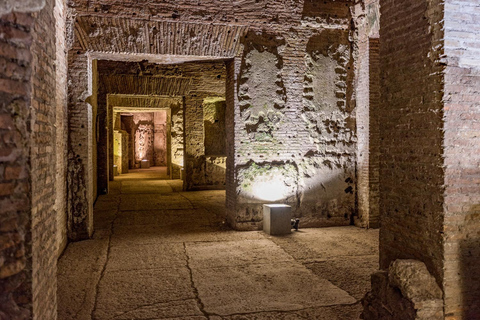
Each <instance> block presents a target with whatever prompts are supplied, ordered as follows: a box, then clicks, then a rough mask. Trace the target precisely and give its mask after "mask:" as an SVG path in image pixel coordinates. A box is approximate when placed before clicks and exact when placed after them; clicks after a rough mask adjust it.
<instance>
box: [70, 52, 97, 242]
mask: <svg viewBox="0 0 480 320" xmlns="http://www.w3.org/2000/svg"><path fill="white" fill-rule="evenodd" d="M91 68H92V66H91V64H89V61H88V57H87V55H86V54H85V53H84V52H82V51H81V50H80V49H78V48H73V49H72V50H70V51H69V54H68V83H69V87H68V127H69V132H68V136H69V137H68V169H67V180H68V184H67V189H68V192H67V201H68V205H67V209H68V220H67V228H68V238H69V239H70V240H73V241H78V240H82V239H87V238H89V237H90V236H91V235H92V232H93V225H92V223H93V195H92V194H93V179H92V171H93V163H92V157H93V154H92V138H93V137H92V125H93V123H94V122H93V119H92V106H91V105H90V104H89V103H88V102H87V99H88V98H89V97H90V95H91V85H90V84H89V82H90V81H91V79H90V77H91V76H90V75H89V73H91Z"/></svg>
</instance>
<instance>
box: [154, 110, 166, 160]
mask: <svg viewBox="0 0 480 320" xmlns="http://www.w3.org/2000/svg"><path fill="white" fill-rule="evenodd" d="M153 125H154V127H153V135H154V138H153V165H155V166H166V165H167V135H168V132H167V112H166V111H157V112H154V114H153Z"/></svg>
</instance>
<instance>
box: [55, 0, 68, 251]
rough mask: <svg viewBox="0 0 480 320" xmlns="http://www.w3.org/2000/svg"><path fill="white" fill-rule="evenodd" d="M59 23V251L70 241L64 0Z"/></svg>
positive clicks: (58, 10)
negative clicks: (68, 226) (68, 230)
mask: <svg viewBox="0 0 480 320" xmlns="http://www.w3.org/2000/svg"><path fill="white" fill-rule="evenodd" d="M54 12H55V26H56V34H55V38H56V60H55V78H56V91H55V98H56V106H57V107H56V111H55V117H56V121H55V129H56V151H55V154H56V159H55V165H56V177H55V193H56V196H55V211H56V212H57V246H58V255H60V254H61V253H62V252H63V249H64V248H65V246H66V245H67V239H68V238H67V215H66V212H67V197H66V194H67V175H66V173H67V160H66V159H67V131H68V130H67V54H66V51H65V45H66V6H65V4H64V1H63V0H56V1H55V11H54Z"/></svg>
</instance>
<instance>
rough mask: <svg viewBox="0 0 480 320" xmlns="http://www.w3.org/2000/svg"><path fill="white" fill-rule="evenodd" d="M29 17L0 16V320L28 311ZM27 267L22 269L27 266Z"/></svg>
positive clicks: (23, 314) (24, 15) (29, 249)
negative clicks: (0, 319)
mask: <svg viewBox="0 0 480 320" xmlns="http://www.w3.org/2000/svg"><path fill="white" fill-rule="evenodd" d="M33 23H34V19H33V18H32V16H31V15H30V14H21V13H11V14H9V15H2V16H0V26H1V27H0V28H1V29H0V33H1V35H2V36H1V37H0V137H1V138H0V239H1V241H0V317H2V318H7V317H9V316H10V317H18V318H20V319H21V318H22V317H25V318H27V317H28V315H29V314H30V312H31V307H32V304H31V302H32V290H31V286H29V284H30V283H31V281H32V273H31V252H32V251H31V245H32V244H31V230H30V228H31V197H32V190H31V187H30V183H31V182H30V181H31V176H30V172H31V167H30V160H29V158H30V154H29V152H30V144H31V141H30V132H31V129H32V128H31V126H28V125H27V124H28V121H29V119H30V108H29V106H30V103H31V101H30V100H31V72H32V56H31V54H30V46H31V43H32V35H31V34H32V28H33ZM27 266H28V267H27Z"/></svg>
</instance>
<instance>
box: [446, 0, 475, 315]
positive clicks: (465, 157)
mask: <svg viewBox="0 0 480 320" xmlns="http://www.w3.org/2000/svg"><path fill="white" fill-rule="evenodd" d="M444 21H445V22H444V23H445V55H446V57H447V58H446V60H447V62H446V64H447V66H446V70H445V89H444V90H445V98H444V101H445V111H444V118H445V125H444V130H445V142H444V144H445V146H446V148H445V151H444V156H445V206H444V208H445V227H444V241H445V243H444V250H445V256H444V258H445V263H444V270H445V272H444V275H445V276H444V280H443V286H444V291H445V316H446V318H447V319H476V318H478V317H479V316H480V304H479V301H480V265H479V261H480V207H479V204H480V184H479V179H480V175H479V174H480V169H479V165H480V150H479V147H480V136H479V134H478V133H479V132H480V124H479V122H478V119H480V59H479V55H478V48H479V47H480V37H479V33H480V29H479V25H480V7H479V2H478V1H472V0H465V1H452V0H448V1H445V17H444Z"/></svg>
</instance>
